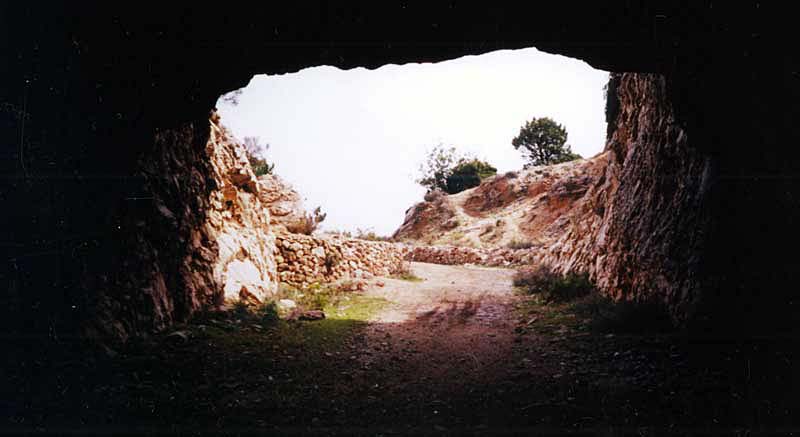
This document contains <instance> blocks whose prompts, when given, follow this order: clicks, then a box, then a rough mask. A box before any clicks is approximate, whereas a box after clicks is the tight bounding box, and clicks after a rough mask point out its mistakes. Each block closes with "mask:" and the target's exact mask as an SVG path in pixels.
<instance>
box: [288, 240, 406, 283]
mask: <svg viewBox="0 0 800 437" xmlns="http://www.w3.org/2000/svg"><path fill="white" fill-rule="evenodd" d="M406 253H407V249H406V247H405V246H403V245H399V244H393V243H386V242H381V241H367V240H359V239H353V238H344V237H339V236H326V237H312V236H308V235H303V234H291V233H282V234H279V235H277V237H276V247H275V260H276V262H277V264H278V276H279V278H280V281H281V282H285V283H287V284H290V285H294V286H299V287H305V286H308V285H310V284H313V283H315V282H317V283H328V282H334V281H337V280H340V279H346V278H370V277H372V276H388V275H390V274H392V273H393V272H395V271H397V270H398V269H399V268H400V267H402V264H403V261H404V259H405V257H406Z"/></svg>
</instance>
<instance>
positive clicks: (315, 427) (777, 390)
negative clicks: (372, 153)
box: [2, 263, 800, 435]
mask: <svg viewBox="0 0 800 437" xmlns="http://www.w3.org/2000/svg"><path fill="white" fill-rule="evenodd" d="M413 271H414V273H415V274H416V276H418V277H420V278H422V281H406V280H398V279H388V278H387V279H381V281H383V282H384V283H385V285H384V286H383V287H378V286H372V287H371V288H369V289H368V290H367V291H365V292H364V293H363V294H354V295H351V296H348V297H347V299H344V300H342V301H339V302H337V303H336V305H335V307H331V308H328V309H326V312H327V313H328V316H329V317H328V318H327V319H326V320H323V321H318V322H278V323H274V324H266V323H261V322H260V321H258V320H253V319H251V318H248V317H244V316H241V315H237V314H235V313H233V312H231V313H221V314H211V315H206V316H203V317H199V318H198V319H197V320H195V321H194V322H193V323H192V324H190V325H187V326H185V327H181V329H180V331H179V332H180V335H177V334H173V335H170V336H162V337H159V338H154V339H151V340H149V341H144V342H141V343H138V344H132V345H131V346H130V347H129V348H128V349H127V350H124V351H121V352H120V353H119V354H118V355H117V356H114V357H113V358H106V359H94V358H91V357H89V356H80V357H78V358H76V357H75V355H71V356H69V358H67V357H65V356H56V355H55V352H53V350H52V349H49V350H45V351H43V352H42V355H40V358H39V359H34V360H28V361H19V360H15V358H16V356H15V355H14V354H13V353H12V354H9V355H8V356H7V362H6V366H4V369H6V370H5V371H4V373H5V376H6V377H5V378H4V380H5V385H4V386H3V395H4V396H3V399H4V401H3V404H2V406H3V409H4V411H5V412H6V413H5V414H4V422H3V428H2V430H3V431H9V432H10V431H20V430H27V431H31V430H38V431H41V432H52V433H59V432H64V431H71V432H95V433H116V432H120V431H136V432H145V431H161V432H185V431H189V432H197V433H205V432H210V433H211V432H220V431H222V432H231V433H248V432H254V433H257V432H278V433H281V434H321V435H329V434H369V435H374V434H376V433H380V434H383V435H387V434H396V435H405V434H418V433H444V434H453V435H457V434H458V435H461V434H471V433H476V434H526V433H530V432H544V433H553V434H557V433H561V432H564V431H594V432H609V433H617V432H619V433H622V432H646V431H647V430H652V431H662V432H663V431H667V432H671V433H672V432H674V433H682V432H687V431H710V432H734V431H741V430H745V429H752V430H769V431H790V430H794V429H797V428H798V425H797V424H798V421H800V418H798V417H797V415H796V414H795V410H794V409H795V404H796V402H795V401H794V400H795V399H796V396H795V395H796V393H797V390H796V389H795V385H796V383H795V381H796V376H795V371H794V365H793V363H794V357H795V356H796V354H795V350H796V348H795V346H796V344H795V342H794V341H793V340H789V339H777V338H773V339H755V340H752V339H751V340H741V341H737V342H730V341H720V340H714V339H703V340H700V339H697V338H695V339H688V338H686V337H683V336H680V335H678V334H658V335H656V334H648V335H643V334H635V335H634V334H622V333H619V332H617V333H615V332H610V331H608V330H605V331H604V330H602V329H598V328H597V327H596V326H595V325H594V324H593V323H592V321H591V320H588V319H586V318H585V317H582V316H581V315H580V314H579V313H577V312H576V311H574V308H573V307H572V306H570V305H568V304H561V305H546V304H544V303H542V302H541V301H540V300H539V299H537V298H536V297H531V296H526V295H521V294H518V293H515V292H514V289H513V288H512V286H511V276H512V274H513V271H511V270H504V269H489V268H481V267H471V266H439V265H431V264H420V263H415V264H413ZM18 340H19V339H18ZM20 341H22V340H20ZM12 350H16V349H12ZM48 351H49V352H48ZM47 354H49V355H47ZM19 356H22V355H19Z"/></svg>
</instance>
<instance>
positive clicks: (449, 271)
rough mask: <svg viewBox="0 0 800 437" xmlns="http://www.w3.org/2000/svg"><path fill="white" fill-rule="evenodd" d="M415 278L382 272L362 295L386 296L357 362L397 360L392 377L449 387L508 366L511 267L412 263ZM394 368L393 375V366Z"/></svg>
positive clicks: (458, 386) (478, 380)
mask: <svg viewBox="0 0 800 437" xmlns="http://www.w3.org/2000/svg"><path fill="white" fill-rule="evenodd" d="M412 271H413V273H414V274H415V275H416V276H417V277H419V278H421V279H422V281H419V282H412V281H404V280H397V279H387V280H386V281H385V286H384V287H373V288H371V289H370V290H368V291H367V293H366V294H367V295H369V296H374V297H381V298H384V299H387V300H388V301H389V302H391V303H390V304H389V305H388V306H387V308H385V309H384V310H383V311H381V312H380V313H379V314H378V315H377V316H376V317H374V318H373V320H372V323H371V324H370V325H369V326H368V327H367V329H366V332H365V342H366V348H364V349H363V351H366V353H365V354H364V355H363V356H362V357H361V359H360V361H361V362H362V363H363V366H364V367H366V368H369V367H371V366H382V365H385V364H386V363H387V362H390V361H399V362H402V363H403V366H402V367H401V368H400V372H399V373H401V374H402V375H405V376H407V377H408V378H404V377H402V376H401V377H400V378H398V380H397V381H387V383H388V382H395V383H401V384H402V383H404V382H405V381H406V380H407V379H410V378H414V379H418V382H420V383H423V384H427V385H437V384H438V385H441V386H442V387H443V388H445V387H446V389H447V391H448V392H450V393H452V392H454V391H460V390H461V389H462V388H463V386H468V385H472V384H476V383H480V384H484V383H486V382H487V381H488V379H489V378H502V377H503V376H504V375H505V374H506V373H507V369H508V367H507V365H506V364H507V363H508V361H509V359H510V357H511V353H512V350H511V349H512V344H513V338H514V323H515V320H514V317H513V315H512V311H513V308H512V304H513V302H514V300H515V296H514V295H513V290H512V285H511V276H512V274H513V271H511V270H507V269H492V268H485V267H473V266H443V265H435V264H424V263H413V264H412ZM393 376H398V375H396V373H394V374H393Z"/></svg>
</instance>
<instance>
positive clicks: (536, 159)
mask: <svg viewBox="0 0 800 437" xmlns="http://www.w3.org/2000/svg"><path fill="white" fill-rule="evenodd" d="M566 142H567V130H566V129H565V128H564V126H561V125H560V124H558V123H556V122H555V121H553V120H552V119H550V118H548V117H542V118H534V119H532V120H531V121H529V122H526V123H525V125H524V126H522V127H521V128H520V130H519V135H517V137H516V138H514V139H513V140H512V141H511V144H512V145H513V146H514V148H515V149H517V150H520V149H522V150H521V151H522V154H523V155H524V156H525V157H526V158H527V159H528V163H527V164H525V168H528V167H531V166H537V165H550V164H558V163H561V162H567V161H573V160H575V159H580V158H581V156H580V155H578V154H576V153H572V149H571V148H570V146H569V145H568V144H566Z"/></svg>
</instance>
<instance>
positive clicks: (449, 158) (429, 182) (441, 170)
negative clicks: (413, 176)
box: [416, 144, 463, 192]
mask: <svg viewBox="0 0 800 437" xmlns="http://www.w3.org/2000/svg"><path fill="white" fill-rule="evenodd" d="M462 159H463V157H461V156H459V154H458V153H457V152H456V148H455V147H450V148H446V147H444V146H443V145H442V144H439V145H438V146H436V147H434V148H433V149H431V150H430V151H429V152H428V157H427V158H426V160H425V162H423V163H422V164H420V166H419V172H420V178H419V179H417V180H416V182H417V183H418V184H420V185H422V186H423V187H425V188H427V189H428V192H431V191H434V190H437V189H439V190H442V191H445V190H447V176H449V175H450V171H451V169H452V168H453V167H455V166H456V164H457V163H458V162H459V161H460V160H462Z"/></svg>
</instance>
